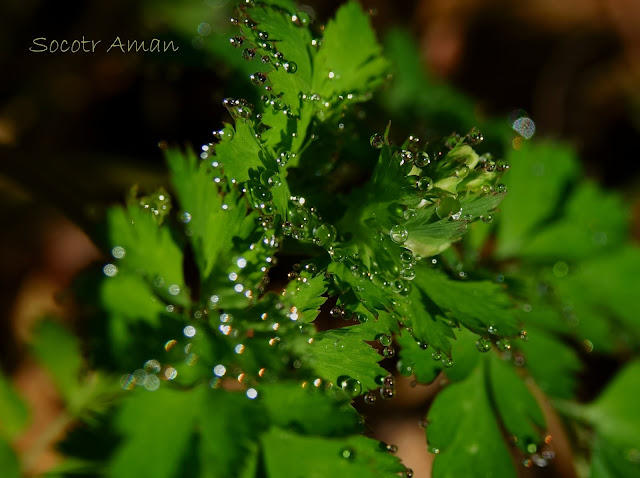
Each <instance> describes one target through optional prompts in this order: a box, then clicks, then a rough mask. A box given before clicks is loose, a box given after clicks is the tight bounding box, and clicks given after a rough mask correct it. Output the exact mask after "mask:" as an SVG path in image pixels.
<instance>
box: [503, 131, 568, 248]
mask: <svg viewBox="0 0 640 478" xmlns="http://www.w3.org/2000/svg"><path fill="white" fill-rule="evenodd" d="M507 160H508V162H509V164H510V165H511V168H510V170H509V172H508V173H507V174H506V175H505V177H504V183H505V185H506V186H507V187H508V188H509V193H508V195H507V198H506V199H505V200H504V201H503V202H502V206H501V209H502V213H501V214H500V224H499V226H498V249H497V251H496V253H497V255H498V257H511V256H516V255H518V254H519V252H520V249H521V248H522V247H523V245H525V244H526V243H527V242H528V240H529V238H530V237H532V236H534V235H535V231H536V229H537V228H539V227H540V226H541V225H542V224H543V223H544V221H546V220H548V219H550V218H551V217H552V215H553V214H554V212H555V210H556V208H557V207H558V202H559V201H560V199H561V197H562V194H563V192H564V190H565V188H566V187H567V185H568V182H569V181H570V180H572V179H573V178H574V177H575V176H576V174H577V171H578V160H577V159H576V157H575V153H574V152H573V150H572V149H570V148H568V147H566V146H561V145H559V144H556V143H550V142H536V143H524V144H523V145H522V147H521V148H520V149H517V150H515V149H510V150H509V155H508V156H507Z"/></svg>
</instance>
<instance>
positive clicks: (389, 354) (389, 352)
mask: <svg viewBox="0 0 640 478" xmlns="http://www.w3.org/2000/svg"><path fill="white" fill-rule="evenodd" d="M382 355H384V357H385V358H393V357H395V356H396V349H394V348H393V347H385V348H383V349H382Z"/></svg>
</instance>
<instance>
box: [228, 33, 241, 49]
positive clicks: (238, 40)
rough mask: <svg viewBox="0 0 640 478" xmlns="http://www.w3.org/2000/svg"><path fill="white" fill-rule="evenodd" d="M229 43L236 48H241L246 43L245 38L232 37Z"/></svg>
mask: <svg viewBox="0 0 640 478" xmlns="http://www.w3.org/2000/svg"><path fill="white" fill-rule="evenodd" d="M229 42H230V43H231V45H232V46H233V47H234V48H239V47H240V46H241V45H242V44H243V43H244V38H242V37H239V36H235V37H231V38H229Z"/></svg>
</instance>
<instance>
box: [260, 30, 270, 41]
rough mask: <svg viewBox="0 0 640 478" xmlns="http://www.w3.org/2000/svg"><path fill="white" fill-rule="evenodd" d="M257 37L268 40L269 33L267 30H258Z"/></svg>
mask: <svg viewBox="0 0 640 478" xmlns="http://www.w3.org/2000/svg"><path fill="white" fill-rule="evenodd" d="M258 38H260V40H268V39H269V34H268V33H267V32H262V31H260V32H258Z"/></svg>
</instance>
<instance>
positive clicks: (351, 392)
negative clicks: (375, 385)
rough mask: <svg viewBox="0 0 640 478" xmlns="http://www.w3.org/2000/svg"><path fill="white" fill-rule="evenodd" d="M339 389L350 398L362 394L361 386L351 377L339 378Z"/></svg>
mask: <svg viewBox="0 0 640 478" xmlns="http://www.w3.org/2000/svg"><path fill="white" fill-rule="evenodd" d="M338 383H339V384H340V388H341V389H342V390H344V392H345V393H346V394H347V395H348V396H349V397H351V398H353V397H357V396H358V395H360V393H362V384H361V383H360V382H359V381H358V380H356V379H355V378H351V377H341V379H339V382H338Z"/></svg>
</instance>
